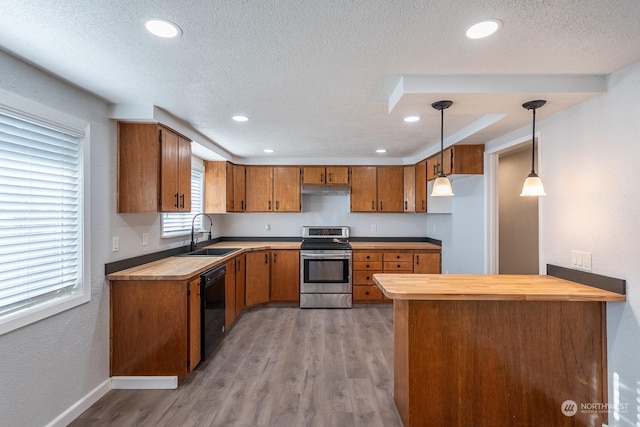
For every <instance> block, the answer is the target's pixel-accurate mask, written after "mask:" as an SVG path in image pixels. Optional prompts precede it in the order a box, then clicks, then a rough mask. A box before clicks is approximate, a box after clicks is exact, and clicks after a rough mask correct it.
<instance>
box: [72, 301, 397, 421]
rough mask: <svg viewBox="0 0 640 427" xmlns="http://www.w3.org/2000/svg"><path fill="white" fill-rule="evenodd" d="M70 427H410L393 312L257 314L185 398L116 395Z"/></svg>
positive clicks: (178, 394)
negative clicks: (396, 360)
mask: <svg viewBox="0 0 640 427" xmlns="http://www.w3.org/2000/svg"><path fill="white" fill-rule="evenodd" d="M70 426H71V427H85V426H119V427H120V426H225V427H227V426H238V427H244V426H247V427H248V426H251V427H260V426H278V427H280V426H322V427H324V426H331V427H340V426H366V427H374V426H384V427H394V426H402V422H401V421H400V419H399V417H398V415H397V412H396V409H395V404H394V402H393V308H392V306H389V307H380V306H376V307H365V308H360V307H358V308H353V309H351V310H330V309H312V310H301V309H299V308H290V307H266V308H260V309H256V310H252V311H249V312H247V313H245V314H243V316H242V317H241V318H240V319H239V321H238V322H237V324H236V325H235V326H234V327H233V329H232V330H231V331H230V333H229V334H228V335H227V337H225V340H224V342H223V344H222V346H221V347H220V348H219V350H218V352H217V353H216V354H215V356H214V357H213V358H210V359H209V360H208V361H206V362H204V363H202V364H201V365H200V366H199V367H198V368H197V369H196V370H195V371H194V372H193V373H192V374H191V375H190V376H189V378H188V379H187V380H186V381H184V382H183V383H181V384H180V386H179V387H178V389H177V390H111V391H110V392H109V393H107V394H106V395H105V396H104V397H103V398H102V399H100V400H99V401H98V402H97V403H96V404H94V405H93V406H92V407H91V408H89V409H88V410H87V411H85V412H84V413H83V414H82V415H81V416H80V417H78V418H77V419H76V420H74V421H73V422H72V423H71V424H70Z"/></svg>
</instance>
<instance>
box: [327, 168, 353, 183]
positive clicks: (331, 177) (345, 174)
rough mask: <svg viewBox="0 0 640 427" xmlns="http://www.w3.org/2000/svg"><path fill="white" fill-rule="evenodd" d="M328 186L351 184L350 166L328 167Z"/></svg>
mask: <svg viewBox="0 0 640 427" xmlns="http://www.w3.org/2000/svg"><path fill="white" fill-rule="evenodd" d="M325 176H326V181H327V184H349V166H327V169H326V172H325Z"/></svg>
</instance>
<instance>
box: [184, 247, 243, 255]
mask: <svg viewBox="0 0 640 427" xmlns="http://www.w3.org/2000/svg"><path fill="white" fill-rule="evenodd" d="M239 250H240V248H204V249H198V250H197V251H193V252H188V253H186V254H182V255H181V256H225V255H228V254H230V253H232V252H235V251H239Z"/></svg>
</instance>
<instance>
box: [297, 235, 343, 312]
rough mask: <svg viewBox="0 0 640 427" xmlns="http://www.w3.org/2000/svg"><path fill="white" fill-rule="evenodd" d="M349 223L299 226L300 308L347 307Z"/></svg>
mask: <svg viewBox="0 0 640 427" xmlns="http://www.w3.org/2000/svg"><path fill="white" fill-rule="evenodd" d="M348 239H349V227H315V226H304V227H302V246H300V308H351V304H352V300H353V287H352V281H351V269H352V267H351V260H352V256H351V245H350V244H349V240H348Z"/></svg>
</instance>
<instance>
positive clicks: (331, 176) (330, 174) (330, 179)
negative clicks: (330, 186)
mask: <svg viewBox="0 0 640 427" xmlns="http://www.w3.org/2000/svg"><path fill="white" fill-rule="evenodd" d="M329 182H333V173H331V172H329Z"/></svg>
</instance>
